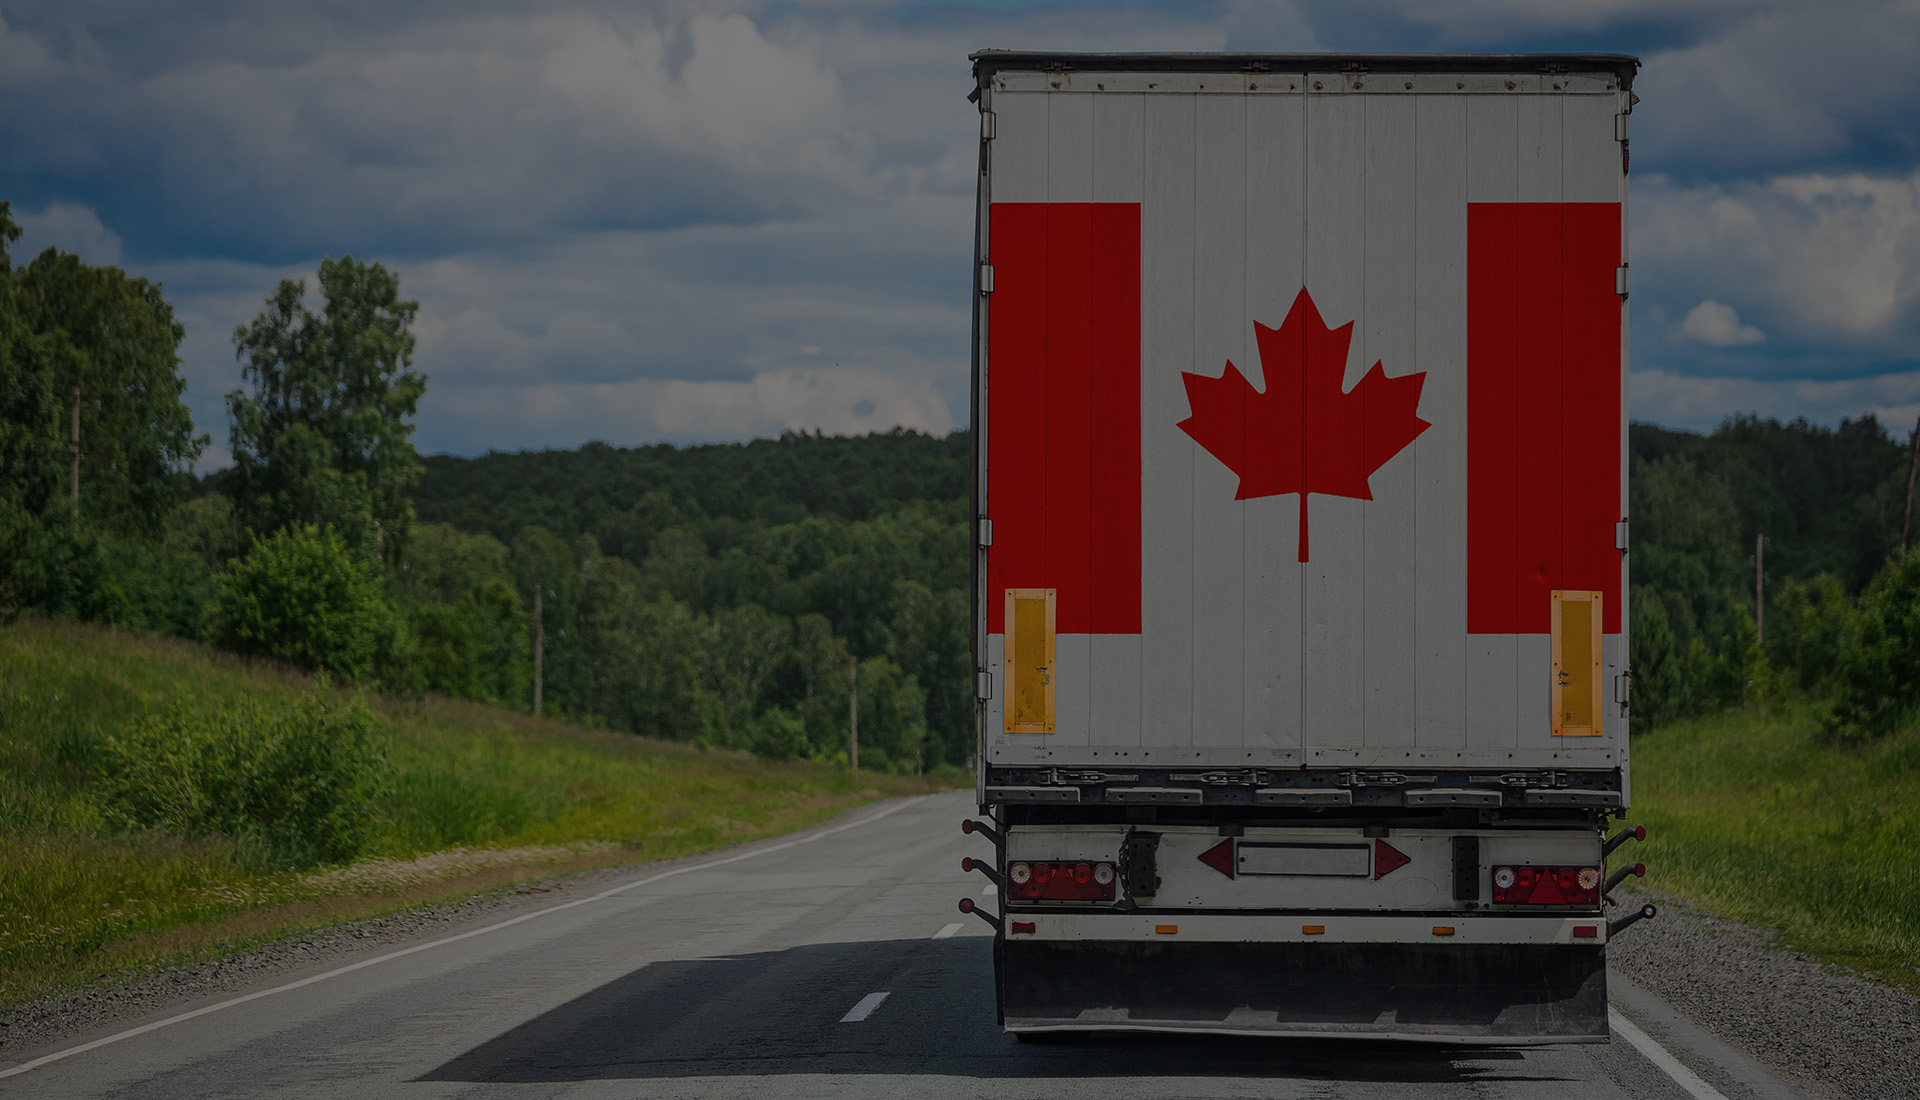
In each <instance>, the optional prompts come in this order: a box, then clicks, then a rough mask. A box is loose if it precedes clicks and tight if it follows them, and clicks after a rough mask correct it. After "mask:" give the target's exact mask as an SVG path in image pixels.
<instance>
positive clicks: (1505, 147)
mask: <svg viewBox="0 0 1920 1100" xmlns="http://www.w3.org/2000/svg"><path fill="white" fill-rule="evenodd" d="M1466 104H1467V201H1468V202H1512V201H1514V197H1515V195H1517V194H1518V192H1517V191H1516V190H1515V186H1514V182H1515V174H1516V172H1517V171H1518V168H1517V163H1516V162H1517V159H1518V151H1517V150H1516V148H1515V146H1514V140H1515V138H1514V134H1515V133H1516V131H1517V124H1516V122H1515V121H1514V120H1515V118H1516V116H1517V113H1518V107H1519V103H1518V101H1517V100H1516V99H1512V98H1507V97H1492V96H1474V97H1471V98H1469V99H1467V100H1466Z"/></svg>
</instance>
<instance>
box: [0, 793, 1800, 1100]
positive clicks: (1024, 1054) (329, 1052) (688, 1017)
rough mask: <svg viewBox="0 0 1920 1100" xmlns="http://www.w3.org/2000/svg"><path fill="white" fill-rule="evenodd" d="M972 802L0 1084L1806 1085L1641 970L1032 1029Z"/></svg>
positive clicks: (663, 876)
mask: <svg viewBox="0 0 1920 1100" xmlns="http://www.w3.org/2000/svg"><path fill="white" fill-rule="evenodd" d="M970 800H971V795H970V794H969V793H967V792H956V793H953V794H948V795H940V796H935V797H931V798H923V799H916V800H911V801H908V802H903V803H892V804H888V805H883V806H879V807H872V808H869V809H866V810H862V811H858V812H856V813H854V814H851V815H849V816H847V817H845V818H843V819H841V821H839V822H837V823H835V824H834V825H833V826H831V827H828V828H826V829H823V830H818V831H815V832H813V833H810V834H803V835H801V836H799V837H795V838H787V839H785V840H781V841H772V842H766V843H762V844H758V845H755V846H751V847H748V848H743V849H740V850H738V851H735V852H728V853H722V854H720V855H718V856H713V857H707V858H706V859H695V860H689V861H683V862H682V863H680V864H677V865H673V866H671V867H668V868H666V869H664V870H663V869H662V868H657V867H656V868H636V869H635V872H634V874H633V875H632V876H631V878H630V879H627V880H625V881H624V882H621V883H618V884H616V885H615V886H614V887H612V888H611V889H607V890H603V891H601V892H599V893H596V894H586V893H585V892H584V891H583V892H582V894H581V896H576V897H565V896H563V897H561V898H559V899H557V900H555V901H554V902H553V903H551V904H548V905H545V906H543V907H541V908H537V909H533V910H529V911H526V912H523V913H520V914H518V915H516V916H514V917H511V918H506V919H505V920H504V921H502V920H498V919H496V920H493V921H483V922H481V923H479V924H476V925H474V926H472V927H470V928H467V929H464V930H462V931H460V932H459V933H457V934H456V935H453V936H442V937H441V938H439V939H437V940H423V941H421V943H419V944H415V945H412V946H410V947H408V948H404V949H399V950H396V949H392V948H388V949H385V950H382V951H374V952H369V953H368V954H367V956H365V957H363V958H359V959H354V960H348V961H346V962H344V963H342V962H338V961H336V962H334V963H331V964H329V965H327V966H325V967H321V968H317V969H316V970H314V971H312V972H309V973H307V974H303V975H293V976H291V977H282V978H280V979H277V980H275V981H274V982H273V983H270V984H269V985H266V986H264V987H262V988H261V989H259V990H254V991H251V992H249V993H247V994H244V995H242V996H241V997H238V998H236V997H235V996H233V995H227V996H224V997H219V998H211V999H209V1000H208V1001H206V1002H202V1003H197V1004H189V1005H184V1006H176V1007H175V1008H173V1009H170V1010H167V1011H165V1012H161V1013H159V1014H157V1015H155V1016H154V1017H151V1018H149V1019H147V1020H144V1021H134V1022H130V1023H122V1024H119V1025H115V1026H114V1027H112V1028H110V1029H107V1030H105V1031H102V1032H99V1033H96V1034H92V1035H83V1036H77V1037H74V1038H72V1039H68V1040H66V1041H64V1042H62V1043H60V1044H58V1045H56V1046H55V1047H53V1048H50V1049H45V1050H38V1051H26V1052H23V1053H21V1054H19V1055H17V1056H16V1057H17V1058H18V1059H19V1061H18V1062H17V1063H15V1065H14V1066H13V1067H12V1069H11V1071H9V1070H6V1069H0V1074H5V1075H4V1076H0V1093H5V1094H7V1095H21V1096H33V1097H36V1098H38V1097H47V1098H54V1097H96V1096H97V1097H107V1096H111V1097H135V1098H137V1097H225V1096H234V1097H277V1096H301V1097H332V1096H340V1097H348V1096H351V1097H365V1096H379V1097H420V1098H428V1097H512V1098H516V1100H518V1098H521V1097H550V1096H551V1097H558V1096H565V1097H614V1096H618V1097H632V1096H646V1097H656V1096H660V1097H679V1096H687V1097H736V1096H737V1097H752V1098H755V1100H765V1098H769V1097H787V1096H833V1097H840V1096H847V1097H865V1096H872V1097H894V1096H911V1097H914V1098H916V1100H921V1098H932V1097H949V1096H951V1097H966V1098H969V1100H976V1098H984V1097H989V1096H1045V1097H1069V1096H1089V1097H1095V1096H1097V1097H1135V1096H1138V1097H1170V1096H1191V1097H1243V1096H1271V1097H1316V1098H1320V1097H1341V1098H1345V1097H1352V1098H1360V1097H1396V1098H1400V1097H1414V1098H1419V1097H1434V1098H1442V1097H1445V1098H1452V1097H1461V1098H1466V1097H1474V1098H1495V1097H1508V1096H1511V1097H1539V1096H1553V1097H1556V1098H1557V1100H1587V1098H1594V1100H1599V1098H1614V1097H1659V1098H1685V1097H1695V1098H1698V1100H1712V1098H1713V1097H1715V1096H1720V1095H1724V1096H1726V1097H1729V1098H1730V1100H1734V1098H1738V1097H1743V1096H1751V1095H1760V1096H1783V1097H1787V1096H1795V1095H1798V1094H1797V1093H1794V1092H1793V1091H1792V1090H1791V1089H1790V1088H1788V1087H1787V1086H1786V1085H1784V1084H1782V1083H1780V1082H1779V1081H1778V1080H1776V1079H1774V1078H1773V1077H1771V1075H1769V1074H1767V1073H1766V1071H1764V1070H1762V1069H1760V1068H1759V1067H1758V1066H1757V1065H1754V1064H1753V1063H1752V1062H1751V1061H1750V1060H1746V1059H1744V1058H1743V1057H1742V1056H1741V1055H1739V1054H1738V1052H1735V1051H1732V1050H1731V1049H1730V1048H1726V1047H1724V1046H1723V1045H1719V1044H1717V1043H1716V1042H1715V1041H1714V1040H1712V1039H1711V1038H1710V1037H1707V1036H1705V1035H1704V1034H1702V1033H1700V1032H1698V1030H1697V1029H1693V1028H1691V1027H1690V1025H1688V1024H1687V1023H1686V1021H1684V1020H1681V1019H1678V1018H1677V1017H1675V1016H1674V1015H1673V1014H1672V1013H1671V1011H1670V1010H1668V1009H1666V1008H1665V1007H1664V1006H1662V1005H1660V1004H1659V1003H1658V1002H1657V1001H1654V1000H1653V999H1652V998H1651V997H1649V996H1648V995H1646V994H1644V993H1641V992H1639V991H1637V990H1634V989H1632V988H1631V987H1630V986H1624V985H1622V986H1620V987H1618V992H1617V993H1616V1008H1617V1009H1621V1010H1623V1011H1624V1012H1625V1014H1626V1017H1627V1018H1628V1019H1630V1020H1632V1021H1634V1023H1636V1024H1637V1029H1636V1031H1637V1033H1639V1034H1640V1035H1641V1038H1643V1039H1645V1042H1643V1043H1642V1044H1641V1045H1638V1046H1637V1045H1635V1044H1634V1043H1632V1042H1628V1041H1623V1040H1622V1039H1621V1038H1619V1037H1616V1040H1615V1041H1614V1042H1613V1043H1612V1044H1610V1045H1606V1046H1567V1047H1544V1048H1513V1049H1475V1048H1450V1047H1427V1046H1397V1045H1392V1044H1383V1043H1353V1042H1327V1041H1315V1042H1299V1041H1281V1040H1250V1039H1225V1038H1221V1039H1212V1038H1201V1039H1183V1038H1174V1037H1166V1038H1162V1037H1140V1036H1133V1037H1127V1038H1122V1039H1101V1040H1096V1041H1085V1042H1075V1043H1070V1044H1061V1045H1040V1046H1036V1045H1027V1044H1021V1043H1018V1042H1016V1041H1015V1040H1014V1039H1013V1038H1012V1037H1011V1036H1008V1035H1005V1034H1003V1033H1001V1032H1000V1030H999V1029H998V1028H997V1027H996V1026H995V1025H994V1023H993V1002H992V992H991V988H990V986H991V976H990V975H991V963H990V958H989V947H990V944H991V940H990V938H989V936H988V934H987V929H986V926H985V925H984V924H982V923H981V922H980V921H978V920H977V919H975V918H971V917H967V918H962V917H961V915H960V914H959V913H958V912H956V911H955V909H954V902H955V900H956V899H957V898H958V897H960V896H961V894H962V893H963V892H966V893H970V894H972V895H973V896H975V897H979V896H980V890H981V887H982V885H983V883H982V880H981V879H980V877H979V876H978V875H971V876H968V875H963V874H962V873H961V872H960V870H959V861H960V857H961V856H962V855H963V854H975V855H984V854H986V845H985V842H984V841H981V840H979V839H978V838H969V837H963V836H962V835H961V834H960V832H959V829H958V823H959V821H960V819H961V817H962V816H964V815H965V814H966V813H967V812H968V810H969V809H970V805H969V803H970ZM955 923H958V924H959V928H958V930H957V931H955V930H953V929H952V928H951V926H952V925H954V924H955ZM943 933H944V934H943ZM1623 995H1624V996H1623ZM236 1000H237V1001H238V1002H239V1003H234V1002H235V1001H236ZM192 1013H198V1015H191V1016H190V1018H186V1019H181V1018H180V1017H182V1016H183V1015H188V1014H192ZM141 1029H145V1030H141ZM129 1032H133V1034H129ZM1646 1036H1651V1038H1650V1039H1649V1038H1646ZM1643 1047H1644V1048H1645V1049H1644V1051H1643ZM1663 1060H1664V1061H1665V1062H1666V1063H1668V1064H1667V1065H1665V1066H1664V1067H1663V1065H1662V1064H1661V1063H1662V1061H1663ZM36 1062H38V1063H39V1064H35V1063H36Z"/></svg>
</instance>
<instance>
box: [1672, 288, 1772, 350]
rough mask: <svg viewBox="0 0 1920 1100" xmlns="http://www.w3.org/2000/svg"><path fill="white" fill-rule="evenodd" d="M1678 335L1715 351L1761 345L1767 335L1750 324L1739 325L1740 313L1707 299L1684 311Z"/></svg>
mask: <svg viewBox="0 0 1920 1100" xmlns="http://www.w3.org/2000/svg"><path fill="white" fill-rule="evenodd" d="M1680 334H1681V335H1682V336H1685V337H1687V338H1689V339H1692V340H1698V341H1700V342H1701V343H1703V344H1709V345H1712V346H1713V347H1716V348H1727V347H1737V346H1739V345H1741V344H1764V343H1766V341H1767V334H1766V333H1764V332H1761V331H1760V330H1759V329H1757V328H1754V327H1753V326H1752V325H1743V324H1741V323H1740V314H1739V313H1738V312H1736V311H1735V310H1734V308H1733V307H1732V306H1730V305H1727V304H1726V303H1724V302H1716V301H1714V300H1713V299H1712V298H1708V299H1706V300H1705V301H1703V302H1701V303H1700V304H1699V305H1697V306H1694V307H1693V308H1692V309H1691V310H1688V311H1687V316H1686V318H1685V319H1684V320H1682V321H1681V322H1680Z"/></svg>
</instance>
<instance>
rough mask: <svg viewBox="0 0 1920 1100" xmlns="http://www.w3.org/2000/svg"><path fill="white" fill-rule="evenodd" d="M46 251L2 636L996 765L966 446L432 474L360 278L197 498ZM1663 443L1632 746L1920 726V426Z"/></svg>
mask: <svg viewBox="0 0 1920 1100" xmlns="http://www.w3.org/2000/svg"><path fill="white" fill-rule="evenodd" d="M17 236H18V231H17V230H16V229H14V227H13V226H12V223H11V221H10V220H8V217H7V207H6V205H5V204H4V203H0V614H5V615H17V614H19V613H22V612H33V613H36V614H40V615H44V616H51V617H65V618H71V619H80V620H92V621H98V622H105V623H110V624H114V625H116V626H124V627H129V628H134V629H140V630H146V631H151V632H154V633H158V634H163V635H172V636H178V637H185V638H193V639H198V640H203V641H207V642H210V643H212V644H214V645H216V646H219V647H222V648H225V649H228V650H231V651H234V652H238V653H243V654H251V655H257V656H260V657H265V658H272V659H277V660H283V661H289V662H292V663H294V664H297V665H301V666H305V667H308V668H314V669H321V670H325V671H327V672H328V673H329V674H330V675H332V676H335V677H338V678H340V679H342V680H346V681H349V682H353V683H360V684H365V685H367V686H369V687H373V688H377V689H380V690H382V691H385V692H389V693H395V694H399V695H402V696H405V695H416V696H417V695H421V694H423V693H427V692H435V693H440V694H443V695H448V696H455V697H459V698H465V699H472V700H478V701H483V702H492V703H498V704H501V705H505V706H510V707H514V708H525V709H529V710H533V711H536V712H540V713H544V714H546V715H549V716H557V717H563V718H570V719H573V720H575V721H578V722H581V723H585V724H588V725H599V726H605V727H608V728H611V729H615V730H621V731H628V732H633V733H642V734H648V735H652V736H657V737H663V738H668V739H673V740H678V741H683V742H691V743H695V744H698V745H702V746H717V747H725V748H733V749H741V750H747V751H751V752H754V753H759V754H761V755H764V756H769V757H777V758H810V759H817V760H844V759H846V758H847V756H848V755H849V750H850V747H851V746H850V745H849V741H848V726H849V724H850V718H851V717H852V715H851V714H850V713H849V712H850V710H854V711H857V724H858V730H859V735H858V736H859V740H858V755H859V764H860V766H862V767H865V768H874V769H882V770H889V771H897V772H904V773H918V772H930V771H941V770H947V771H958V770H961V769H965V768H966V767H968V766H969V765H970V763H971V757H972V752H973V736H974V735H973V728H972V725H973V717H972V716H973V705H972V704H973V701H972V678H971V675H970V666H971V661H970V658H969V654H968V638H969V607H968V600H969V591H968V583H969V581H968V576H967V541H966V540H967V534H966V532H967V529H968V525H967V522H966V519H967V493H968V488H967V484H968V453H969V440H968V436H967V433H966V432H964V431H961V432H955V433H952V434H950V435H947V436H945V437H933V436H927V435H922V434H919V433H916V432H912V431H904V430H896V431H893V432H890V433H880V434H873V435H868V436H864V437H827V436H821V435H815V434H806V433H789V434H787V435H784V436H782V437H781V438H778V439H758V440H753V441H751V442H746V443H725V444H709V445H699V446H685V447H678V446H673V445H670V444H656V445H651V446H639V447H615V446H609V445H607V444H604V443H590V444H587V445H586V446H583V447H580V448H577V449H573V450H549V451H540V452H525V453H516V454H506V453H489V454H486V455H481V456H478V457H473V458H460V457H453V456H447V455H431V456H425V457H422V456H420V455H419V454H418V453H417V450H416V448H415V446H414V443H413V441H412V433H413V418H414V416H415V414H416V411H417V409H418V407H419V405H420V403H421V402H422V401H423V400H429V398H428V397H427V394H428V379H427V378H426V377H425V376H424V375H423V374H421V373H420V372H419V371H417V370H415V369H414V368H413V366H412V352H413V336H412V333H411V325H412V323H413V320H414V317H415V313H416V311H417V306H416V305H415V303H413V302H411V301H407V300H405V299H403V298H402V297H401V296H400V293H399V282H398V279H397V277H396V276H394V275H393V273H391V272H390V271H388V270H387V269H386V268H384V267H383V266H382V265H380V264H378V263H369V262H365V261H361V260H356V259H354V258H353V257H343V258H340V259H337V260H336V259H328V260H325V261H323V262H322V263H321V265H320V269H319V272H318V278H317V280H316V285H315V287H314V289H315V290H316V291H317V295H313V296H309V293H308V286H307V284H306V282H304V281H299V280H285V281H282V282H281V283H280V284H279V285H278V286H277V287H276V288H274V289H273V290H272V291H271V292H270V293H269V294H268V295H267V296H266V297H265V299H264V301H263V306H262V309H261V312H260V313H259V314H258V316H256V317H255V318H254V320H253V321H252V322H251V323H250V324H248V325H243V326H241V327H240V328H239V329H237V330H236V331H235V332H234V333H233V337H232V339H233V346H234V352H235V356H236V358H237V359H238V361H239V362H240V363H241V366H242V378H243V381H244V382H245V385H244V386H243V387H242V388H238V389H235V390H234V391H232V392H231V393H229V394H228V395H227V413H228V416H227V420H228V423H227V425H226V428H227V435H228V439H229V441H230V443H231V447H232V451H233V454H234V457H235V461H234V464H233V465H232V466H230V467H228V468H226V469H223V470H220V471H217V472H214V473H211V474H208V475H206V476H204V477H202V476H196V475H194V474H193V473H191V472H190V471H191V470H192V468H193V466H194V464H195V462H196V460H197V459H198V457H199V455H200V453H201V451H202V449H203V448H204V447H205V446H206V444H207V443H208V441H209V436H208V435H207V434H205V433H202V432H198V431H197V430H196V426H195V425H194V424H193V422H192V418H191V416H190V415H189V413H188V411H187V409H186V407H185V405H184V404H183V403H182V401H181V395H182V394H183V392H184V387H185V383H184V381H183V380H182V379H181V378H180V375H179V360H178V355H177V352H178V346H179V342H180V339H181V337H182V335H183V330H182V329H181V327H180V325H179V323H178V322H177V321H176V320H175V319H174V317H173V314H172V311H171V309H170V307H169V306H168V304H167V302H166V299H165V296H164V294H163V293H162V289H161V288H160V287H159V286H158V285H157V284H154V283H151V282H149V281H147V280H145V279H141V278H137V277H134V276H131V275H128V274H127V273H126V272H124V271H121V270H120V269H118V268H101V267H90V266H88V265H85V264H83V263H81V262H80V261H79V260H78V259H77V258H76V257H74V256H71V255H69V254H66V253H61V252H58V251H57V250H52V249H49V250H48V251H47V252H45V253H42V254H41V255H40V256H37V257H35V258H33V259H32V260H30V261H28V262H26V263H24V264H19V265H15V264H14V263H13V261H12V258H11V257H10V256H9V254H8V252H7V250H6V245H7V244H9V243H10V242H11V241H12V240H14V239H16V238H17ZM1630 447H1631V490H1630V497H1631V499H1630V514H1631V519H1632V525H1631V528H1632V549H1631V552H1630V556H1629V560H1630V563H1631V571H1632V592H1631V626H1630V629H1631V632H1632V640H1633V681H1632V707H1633V713H1634V716H1635V719H1636V728H1647V727H1649V726H1652V725H1659V724H1661V723H1664V722H1669V721H1672V720H1675V719H1678V718H1682V717H1686V716H1689V715H1694V714H1702V713H1710V712H1714V711H1723V710H1729V709H1734V708H1740V707H1744V706H1748V705H1765V704H1767V703H1768V702H1769V701H1773V700H1783V699H1787V698H1789V697H1791V698H1794V699H1802V700H1809V701H1812V702H1813V703H1815V704H1816V710H1818V712H1819V713H1821V714H1822V715H1824V716H1825V718H1824V721H1825V725H1826V728H1827V729H1828V730H1829V732H1830V733H1832V734H1833V735H1834V736H1837V737H1846V738H1858V737H1870V736H1874V735H1877V734H1879V733H1884V732H1886V731H1887V730H1889V729H1892V728H1894V727H1896V726H1899V725H1902V724H1905V723H1910V722H1912V721H1913V719H1914V717H1915V713H1916V706H1917V705H1920V551H1916V552H1914V553H1912V554H1908V553H1907V547H1906V545H1905V543H1906V541H1907V539H1906V536H1907V534H1908V533H1909V532H1907V530H1906V524H1907V522H1908V516H1907V514H1906V509H1907V499H1908V494H1909V472H1910V468H1911V457H1912V451H1911V449H1910V447H1909V440H1906V439H1901V438H1898V437H1896V436H1895V435H1894V434H1892V433H1891V432H1889V430H1888V428H1887V427H1886V426H1885V425H1883V424H1881V423H1880V422H1879V421H1877V420H1876V419H1875V418H1874V417H1873V416H1871V415H1867V416H1862V417H1860V418H1857V419H1849V420H1845V421H1843V422H1842V423H1841V424H1840V425H1839V426H1838V427H1826V426H1823V425H1815V424H1809V423H1807V422H1806V421H1804V420H1795V421H1792V422H1789V423H1781V422H1779V421H1776V420H1770V419H1759V418H1755V417H1735V418H1732V419H1730V420H1728V421H1726V422H1725V423H1723V424H1722V425H1721V426H1720V427H1719V428H1717V429H1716V430H1714V431H1712V432H1710V433H1706V434H1699V433H1691V432H1682V431H1674V430H1669V429H1665V428H1660V427H1656V426H1653V425H1649V424H1634V425H1632V427H1631V429H1630ZM1914 534H1916V536H1917V537H1916V539H1915V541H1916V542H1920V532H1916V533H1914ZM1757 555H1758V557H1759V561H1756V556H1757ZM1756 567H1758V573H1759V576H1756Z"/></svg>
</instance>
